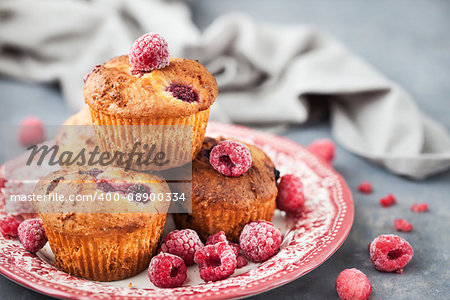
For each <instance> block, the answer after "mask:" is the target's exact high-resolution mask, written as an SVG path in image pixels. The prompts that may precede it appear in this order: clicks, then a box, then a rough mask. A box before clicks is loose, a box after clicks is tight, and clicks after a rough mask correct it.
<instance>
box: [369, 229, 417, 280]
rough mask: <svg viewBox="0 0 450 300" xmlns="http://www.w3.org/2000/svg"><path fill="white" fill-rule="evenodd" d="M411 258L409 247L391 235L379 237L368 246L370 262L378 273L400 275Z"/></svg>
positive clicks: (402, 240)
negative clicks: (395, 273)
mask: <svg viewBox="0 0 450 300" xmlns="http://www.w3.org/2000/svg"><path fill="white" fill-rule="evenodd" d="M412 257H413V249H412V247H411V245H410V244H409V243H408V242H407V241H405V240H404V239H402V238H401V237H399V236H396V235H393V234H386V235H380V236H379V237H377V238H376V239H374V240H373V241H372V243H371V244H370V261H371V262H372V264H373V265H374V267H375V268H376V269H377V270H378V271H383V272H397V273H401V272H403V267H405V266H406V265H407V264H408V263H409V261H410V260H411V258H412Z"/></svg>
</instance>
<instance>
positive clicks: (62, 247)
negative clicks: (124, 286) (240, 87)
mask: <svg viewBox="0 0 450 300" xmlns="http://www.w3.org/2000/svg"><path fill="white" fill-rule="evenodd" d="M34 193H35V194H36V195H41V196H45V195H46V196H52V195H58V196H59V197H62V196H63V197H64V200H65V201H61V200H60V201H39V202H37V201H36V202H34V203H33V204H34V206H35V207H36V210H37V212H38V213H39V216H40V217H41V218H42V221H43V223H44V227H45V232H46V234H47V237H48V240H49V243H50V247H51V248H52V250H53V253H54V254H55V262H56V264H57V266H59V267H60V268H61V269H63V270H64V271H66V272H68V273H70V274H72V275H75V276H79V277H83V278H86V279H90V280H97V281H112V280H120V279H124V278H127V277H131V276H133V275H135V274H137V273H139V272H141V271H142V270H144V269H145V268H147V267H148V264H149V263H150V259H151V257H152V256H153V254H155V251H156V248H157V246H158V243H159V240H160V237H161V233H162V230H163V227H164V223H165V220H166V213H167V209H168V202H167V201H150V200H149V198H148V196H149V195H151V194H152V193H153V194H159V193H163V194H164V195H166V193H169V188H168V186H167V184H166V183H165V181H163V180H161V179H160V178H158V177H156V176H154V175H149V174H145V173H136V172H131V171H129V172H125V171H123V170H122V169H118V168H113V167H107V168H105V169H103V170H100V169H97V168H82V169H65V170H59V171H56V172H53V173H51V174H49V175H48V176H46V177H45V178H43V179H41V180H40V181H39V183H38V184H37V185H36V188H35V191H34ZM71 195H72V196H71ZM143 195H147V198H146V199H147V200H145V197H144V196H143ZM75 196H78V198H74V197H75ZM81 196H83V197H84V198H83V199H84V200H83V201H81V200H80V198H79V197H81ZM70 197H72V198H70ZM88 197H91V198H88ZM108 199H109V200H108Z"/></svg>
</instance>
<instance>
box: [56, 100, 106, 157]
mask: <svg viewBox="0 0 450 300" xmlns="http://www.w3.org/2000/svg"><path fill="white" fill-rule="evenodd" d="M55 143H56V145H58V146H59V150H60V151H61V152H62V151H71V152H73V153H79V152H80V151H81V150H82V149H86V150H85V151H86V152H87V153H88V152H90V151H92V150H94V148H95V147H96V146H98V141H97V136H96V134H95V131H94V127H93V126H92V119H91V115H90V113H89V107H88V106H85V107H83V108H82V109H81V110H80V111H79V112H77V113H76V114H74V115H73V116H71V117H70V118H68V119H67V120H66V121H65V122H64V123H63V125H62V126H61V128H60V129H59V130H58V132H57V134H56V136H55Z"/></svg>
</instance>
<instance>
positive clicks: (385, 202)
mask: <svg viewBox="0 0 450 300" xmlns="http://www.w3.org/2000/svg"><path fill="white" fill-rule="evenodd" d="M396 202H397V201H396V200H395V197H394V195H392V194H389V195H387V196H386V197H383V198H381V199H380V205H381V206H383V207H389V206H392V205H394V204H395V203H396Z"/></svg>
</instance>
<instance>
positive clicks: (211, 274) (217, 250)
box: [195, 242, 236, 282]
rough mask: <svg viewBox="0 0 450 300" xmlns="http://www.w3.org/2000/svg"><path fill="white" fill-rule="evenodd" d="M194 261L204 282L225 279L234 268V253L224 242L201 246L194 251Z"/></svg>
mask: <svg viewBox="0 0 450 300" xmlns="http://www.w3.org/2000/svg"><path fill="white" fill-rule="evenodd" d="M195 262H196V263H197V264H198V269H199V271H200V277H201V278H202V279H203V280H204V281H206V282H208V281H217V280H221V279H225V278H227V277H229V276H230V275H231V274H233V273H234V270H235V269H236V255H235V254H234V252H233V249H231V247H230V246H229V245H228V244H227V243H226V242H220V243H217V244H214V245H208V246H205V247H203V248H201V249H200V250H198V251H197V252H196V253H195Z"/></svg>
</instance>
